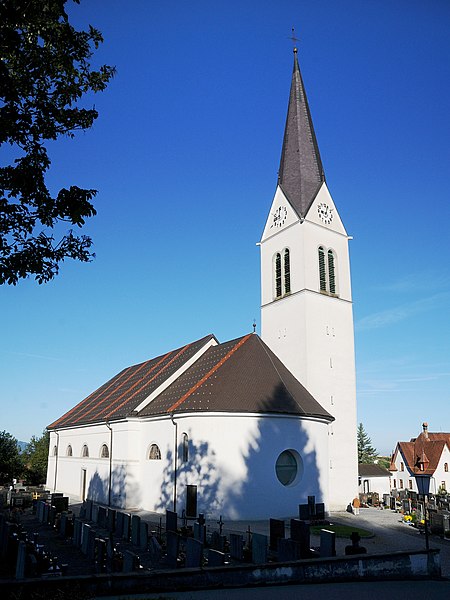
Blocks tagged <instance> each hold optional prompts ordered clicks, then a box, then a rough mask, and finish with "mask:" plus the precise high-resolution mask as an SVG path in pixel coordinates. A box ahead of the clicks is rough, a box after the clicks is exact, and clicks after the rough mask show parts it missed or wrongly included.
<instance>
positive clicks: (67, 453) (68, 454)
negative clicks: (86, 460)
mask: <svg viewBox="0 0 450 600" xmlns="http://www.w3.org/2000/svg"><path fill="white" fill-rule="evenodd" d="M66 456H72V446H71V445H70V444H69V445H68V446H67V450H66Z"/></svg>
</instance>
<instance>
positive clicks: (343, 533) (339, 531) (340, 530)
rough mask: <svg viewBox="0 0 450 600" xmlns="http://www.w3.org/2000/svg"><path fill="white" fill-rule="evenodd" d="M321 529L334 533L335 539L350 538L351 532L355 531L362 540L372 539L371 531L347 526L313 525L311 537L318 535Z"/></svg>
mask: <svg viewBox="0 0 450 600" xmlns="http://www.w3.org/2000/svg"><path fill="white" fill-rule="evenodd" d="M321 529H327V530H328V531H334V532H335V534H336V537H340V538H350V535H351V534H352V531H357V532H358V533H359V535H360V537H362V538H370V537H373V535H374V534H373V531H368V530H367V529H360V528H359V527H349V526H348V525H313V526H312V527H311V533H312V534H313V535H320V530H321Z"/></svg>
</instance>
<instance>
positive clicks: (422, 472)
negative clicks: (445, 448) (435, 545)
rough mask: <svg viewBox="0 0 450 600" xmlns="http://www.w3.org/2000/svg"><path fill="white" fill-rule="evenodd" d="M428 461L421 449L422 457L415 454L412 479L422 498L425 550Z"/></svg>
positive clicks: (427, 545) (426, 543)
mask: <svg viewBox="0 0 450 600" xmlns="http://www.w3.org/2000/svg"><path fill="white" fill-rule="evenodd" d="M429 462H430V461H429V460H428V458H427V456H426V454H425V452H424V450H423V448H422V455H421V456H420V455H417V454H416V462H415V464H414V477H415V479H416V485H417V492H418V493H419V495H421V496H423V514H424V527H425V548H426V549H427V550H429V549H430V543H429V539H428V521H427V503H428V494H429V493H430V479H431V476H430V474H429V473H427V472H426V471H427V469H428V465H429Z"/></svg>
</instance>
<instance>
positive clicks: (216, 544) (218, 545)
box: [210, 531, 227, 552]
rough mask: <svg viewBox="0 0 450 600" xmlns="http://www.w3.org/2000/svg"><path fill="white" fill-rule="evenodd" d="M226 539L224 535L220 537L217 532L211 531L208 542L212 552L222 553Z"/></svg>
mask: <svg viewBox="0 0 450 600" xmlns="http://www.w3.org/2000/svg"><path fill="white" fill-rule="evenodd" d="M226 539H227V538H226V537H225V536H224V535H220V533H219V532H218V531H213V532H212V534H211V540H210V545H211V548H212V549H213V550H219V552H224V550H225V542H226Z"/></svg>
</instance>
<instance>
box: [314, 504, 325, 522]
mask: <svg viewBox="0 0 450 600" xmlns="http://www.w3.org/2000/svg"><path fill="white" fill-rule="evenodd" d="M315 519H316V521H324V520H325V504H324V503H323V502H318V503H317V504H316V516H315Z"/></svg>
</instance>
